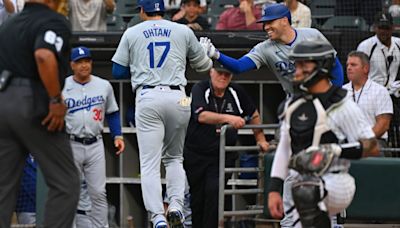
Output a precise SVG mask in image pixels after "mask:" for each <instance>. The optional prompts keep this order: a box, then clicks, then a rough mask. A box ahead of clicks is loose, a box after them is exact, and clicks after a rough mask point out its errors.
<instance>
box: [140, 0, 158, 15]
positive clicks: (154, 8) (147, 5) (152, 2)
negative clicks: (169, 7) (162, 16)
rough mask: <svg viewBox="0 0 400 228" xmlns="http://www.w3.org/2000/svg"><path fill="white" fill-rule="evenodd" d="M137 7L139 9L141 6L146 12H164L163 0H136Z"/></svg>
mask: <svg viewBox="0 0 400 228" xmlns="http://www.w3.org/2000/svg"><path fill="white" fill-rule="evenodd" d="M137 3H138V7H137V8H136V9H137V10H138V11H140V8H143V11H144V12H146V13H152V12H164V11H165V7H164V0H138V1H137Z"/></svg>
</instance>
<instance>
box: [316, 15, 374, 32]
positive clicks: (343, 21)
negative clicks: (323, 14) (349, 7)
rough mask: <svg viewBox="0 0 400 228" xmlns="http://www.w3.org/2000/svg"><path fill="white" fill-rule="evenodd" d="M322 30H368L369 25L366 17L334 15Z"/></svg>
mask: <svg viewBox="0 0 400 228" xmlns="http://www.w3.org/2000/svg"><path fill="white" fill-rule="evenodd" d="M321 29H322V30H333V29H341V30H359V31H368V29H369V26H368V24H367V22H366V21H365V19H364V18H362V17H357V16H334V17H331V18H329V19H328V20H327V21H326V22H325V23H324V24H323V25H322V27H321Z"/></svg>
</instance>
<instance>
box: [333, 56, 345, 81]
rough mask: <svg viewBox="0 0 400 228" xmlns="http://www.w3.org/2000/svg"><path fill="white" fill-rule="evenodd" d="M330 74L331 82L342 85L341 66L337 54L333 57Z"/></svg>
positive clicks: (342, 74)
mask: <svg viewBox="0 0 400 228" xmlns="http://www.w3.org/2000/svg"><path fill="white" fill-rule="evenodd" d="M331 75H332V76H333V79H331V82H332V84H333V85H335V86H338V87H342V85H343V82H344V73H343V66H342V64H341V63H340V61H339V58H338V57H337V56H336V58H335V66H334V67H333V69H332V70H331Z"/></svg>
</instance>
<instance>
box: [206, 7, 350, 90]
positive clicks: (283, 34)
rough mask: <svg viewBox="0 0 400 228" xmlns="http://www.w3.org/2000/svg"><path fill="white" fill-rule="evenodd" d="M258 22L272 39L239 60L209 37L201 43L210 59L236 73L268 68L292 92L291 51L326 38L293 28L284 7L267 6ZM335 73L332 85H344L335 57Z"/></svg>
mask: <svg viewBox="0 0 400 228" xmlns="http://www.w3.org/2000/svg"><path fill="white" fill-rule="evenodd" d="M258 22H259V23H263V24H264V26H263V28H264V31H266V32H267V35H268V37H269V39H267V40H265V41H263V42H261V43H259V44H257V45H256V46H255V47H254V48H253V49H252V50H251V51H250V52H249V53H247V54H246V55H244V56H243V57H241V58H240V59H238V60H237V59H234V58H231V57H229V56H226V55H224V54H222V53H220V52H219V51H218V50H217V49H216V48H215V47H214V45H213V44H212V43H211V40H210V39H208V38H207V37H201V38H200V43H201V44H202V45H203V47H204V49H205V50H206V51H207V54H208V56H209V57H210V58H213V59H216V60H218V61H219V62H220V63H222V64H223V65H224V66H225V67H226V68H228V69H229V70H231V71H233V72H234V73H242V72H246V71H249V70H252V69H259V68H260V67H261V66H262V65H266V66H267V67H268V68H269V69H270V70H271V71H272V72H273V73H274V75H275V76H276V77H277V78H278V80H279V81H280V82H281V84H282V87H283V89H284V90H285V91H286V93H289V94H290V93H293V92H294V89H293V85H292V83H291V82H290V77H291V76H292V74H293V73H294V69H295V67H294V63H293V61H291V60H290V59H289V58H288V54H289V52H290V50H292V49H293V47H295V46H296V45H297V44H298V43H300V42H302V41H303V40H307V39H324V40H326V41H327V39H326V38H325V37H324V35H322V33H321V32H319V31H318V30H316V29H314V28H297V29H294V28H292V26H291V15H290V11H289V9H288V8H287V7H286V6H285V5H283V4H271V5H268V6H267V7H265V9H264V11H263V16H262V17H261V19H260V20H258ZM335 55H336V52H335ZM332 74H333V76H334V78H333V79H331V81H332V83H333V84H335V85H337V86H342V84H343V69H342V65H341V64H340V61H339V59H338V58H337V57H335V64H334V68H333V70H332Z"/></svg>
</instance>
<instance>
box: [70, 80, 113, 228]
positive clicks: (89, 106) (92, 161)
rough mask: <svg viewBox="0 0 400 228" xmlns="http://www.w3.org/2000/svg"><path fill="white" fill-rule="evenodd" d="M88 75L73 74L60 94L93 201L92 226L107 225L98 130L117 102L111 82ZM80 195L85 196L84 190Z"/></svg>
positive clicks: (77, 157) (104, 168) (77, 162)
mask: <svg viewBox="0 0 400 228" xmlns="http://www.w3.org/2000/svg"><path fill="white" fill-rule="evenodd" d="M90 77H91V79H90V81H89V82H87V83H85V84H80V83H78V82H76V81H75V80H74V79H73V76H69V77H68V78H66V80H65V86H64V89H63V92H62V94H63V96H64V99H65V104H66V106H67V108H68V111H67V114H66V117H65V122H66V131H67V133H68V134H70V136H71V147H72V151H73V154H74V158H75V163H76V166H77V167H78V170H79V172H80V173H81V177H82V179H83V176H84V178H85V180H86V183H87V190H88V192H89V196H90V200H91V204H92V208H91V211H90V212H89V216H90V217H91V220H92V223H93V226H94V227H108V219H107V208H108V205H107V197H106V188H105V187H106V186H105V185H106V173H105V172H106V167H105V157H104V144H103V140H102V137H101V133H102V130H103V123H104V118H105V115H106V114H110V113H113V112H116V111H118V105H117V102H116V100H115V97H114V91H113V88H112V86H111V84H110V83H109V82H108V81H107V80H104V79H101V78H99V77H97V76H94V75H91V76H90ZM81 198H84V196H83V193H81ZM80 205H82V203H80ZM78 209H79V208H78Z"/></svg>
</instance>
